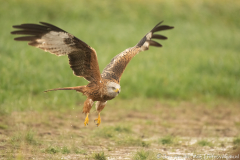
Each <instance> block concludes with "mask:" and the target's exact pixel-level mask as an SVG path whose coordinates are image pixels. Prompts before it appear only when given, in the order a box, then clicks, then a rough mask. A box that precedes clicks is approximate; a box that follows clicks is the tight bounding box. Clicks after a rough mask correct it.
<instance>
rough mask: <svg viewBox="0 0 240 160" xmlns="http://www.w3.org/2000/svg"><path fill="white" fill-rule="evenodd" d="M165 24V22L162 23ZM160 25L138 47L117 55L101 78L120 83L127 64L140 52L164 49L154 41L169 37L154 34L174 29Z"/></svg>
mask: <svg viewBox="0 0 240 160" xmlns="http://www.w3.org/2000/svg"><path fill="white" fill-rule="evenodd" d="M162 22H163V21H162ZM162 22H160V23H158V24H157V25H156V26H155V27H154V28H153V29H152V30H151V31H150V32H148V33H147V34H146V35H145V36H144V37H143V38H142V39H141V40H140V41H139V42H138V44H137V45H136V46H134V47H132V48H128V49H126V50H125V51H123V52H122V53H120V54H118V55H116V56H115V57H114V58H113V59H112V60H111V62H110V63H109V64H108V65H107V66H106V67H105V68H104V70H103V72H102V74H101V76H102V78H104V79H108V80H112V81H117V82H118V83H119V82H120V79H121V76H122V73H123V71H124V70H125V68H126V66H127V64H128V63H129V62H130V60H131V59H132V58H133V57H134V56H135V55H136V54H138V53H139V52H141V51H145V50H148V49H149V46H155V47H162V45H161V44H159V43H158V42H156V41H153V40H152V39H154V38H155V39H162V40H165V39H167V37H165V36H162V35H159V34H154V33H155V32H158V31H162V30H167V29H172V28H174V27H170V26H167V25H161V23H162Z"/></svg>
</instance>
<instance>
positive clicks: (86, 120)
mask: <svg viewBox="0 0 240 160" xmlns="http://www.w3.org/2000/svg"><path fill="white" fill-rule="evenodd" d="M88 114H89V113H87V116H86V118H85V121H84V125H85V126H86V125H88V121H89V119H88Z"/></svg>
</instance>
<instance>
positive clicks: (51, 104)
mask: <svg viewBox="0 0 240 160" xmlns="http://www.w3.org/2000/svg"><path fill="white" fill-rule="evenodd" d="M239 11H240V1H236V0H228V1H225V0H212V1H208V0H198V1H189V0H183V1H177V0H165V1H163V0H149V1H146V0H121V1H120V0H115V1H111V0H103V1H93V0H88V1H82V0H81V1H74V0H68V1H65V0H58V1H49V0H41V1H32V0H21V1H19V0H15V1H14V0H9V1H1V5H0V22H1V29H0V35H1V36H0V74H1V75H0V113H2V114H3V113H9V112H12V111H21V110H26V109H27V110H29V109H32V110H43V109H44V110H45V109H56V108H61V107H63V108H64V107H66V108H69V107H73V106H76V105H79V103H82V102H83V101H84V100H85V97H84V96H82V95H81V94H77V93H76V92H74V91H58V92H50V93H44V92H43V91H44V90H47V89H51V88H58V87H69V86H80V85H86V84H87V81H86V80H84V79H83V78H78V77H76V76H74V75H73V73H72V70H71V69H70V67H69V64H68V58H67V56H65V57H57V56H55V55H51V54H49V53H46V52H44V51H42V50H40V49H36V48H34V47H30V46H28V45H27V43H24V42H16V41H14V40H13V38H14V37H15V36H13V35H11V34H10V32H11V31H13V28H12V25H18V24H22V23H38V22H39V21H43V22H49V23H52V24H54V25H56V26H58V27H60V28H62V29H64V30H66V31H68V32H70V33H72V34H73V35H75V36H76V37H78V38H79V39H81V40H83V41H85V42H86V43H87V44H89V45H90V46H92V47H93V48H95V50H96V51H97V53H98V60H99V65H100V70H101V71H102V70H103V68H104V67H105V66H106V65H107V64H108V63H109V62H110V60H111V59H112V58H113V57H114V56H115V55H117V54H118V53H120V52H122V51H123V50H125V49H126V48H129V47H132V46H134V45H135V44H137V43H138V41H139V40H140V39H141V38H142V37H143V36H144V35H145V34H146V33H147V32H148V31H150V30H151V29H152V27H154V26H155V25H156V24H157V23H158V22H160V21H162V20H164V23H163V24H166V25H170V26H174V27H175V28H174V29H173V30H169V31H164V32H161V34H162V35H165V36H167V37H168V40H166V41H161V42H160V43H161V44H162V45H163V47H162V48H154V47H151V48H150V50H148V51H146V52H141V53H140V54H139V55H137V56H136V57H135V58H134V59H133V60H132V61H131V62H130V63H129V65H128V66H127V68H126V70H125V72H124V74H123V76H122V79H121V87H122V92H121V94H120V95H119V96H118V97H117V98H116V99H118V100H121V99H131V98H135V97H138V98H143V99H147V98H156V99H170V100H193V99H199V100H203V101H205V100H216V99H226V100H229V101H239V99H240V20H239V13H240V12H239Z"/></svg>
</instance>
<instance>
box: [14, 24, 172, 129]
mask: <svg viewBox="0 0 240 160" xmlns="http://www.w3.org/2000/svg"><path fill="white" fill-rule="evenodd" d="M162 22H163V21H162ZM162 22H160V23H158V24H157V25H156V26H155V27H154V28H153V29H152V30H151V31H150V32H148V33H147V34H146V35H145V36H144V37H143V38H142V39H141V40H140V41H139V42H138V43H137V44H136V45H135V46H134V47H131V48H128V49H126V50H124V51H123V52H121V53H120V54H118V55H116V56H115V57H114V58H113V59H112V60H111V62H110V63H109V64H108V65H107V66H106V67H105V68H104V70H103V72H102V74H101V73H100V70H99V66H98V60H97V53H96V51H95V50H94V49H93V48H92V47H90V46H89V45H88V44H86V43H85V42H83V41H82V40H80V39H78V38H77V37H75V36H73V35H72V34H70V33H68V32H66V31H64V30H62V29H60V28H58V27H56V26H54V25H52V24H49V23H45V22H40V24H21V25H14V26H13V28H16V29H17V30H16V31H13V32H11V34H17V35H25V36H22V37H17V38H15V39H14V40H16V41H28V44H29V45H31V46H34V47H37V48H40V49H42V50H44V51H46V52H50V53H52V54H55V55H57V56H63V55H67V56H68V58H69V64H70V67H71V69H72V70H73V73H74V74H75V75H76V76H78V77H83V78H85V79H86V80H87V81H89V83H88V85H85V86H76V87H65V88H56V89H50V90H47V91H45V92H48V91H56V90H75V91H77V92H81V93H83V95H85V96H86V97H87V99H86V101H85V102H84V106H83V113H85V115H86V118H85V121H84V125H85V126H86V125H87V124H88V122H89V118H88V115H89V113H90V110H91V108H92V106H93V104H94V102H95V101H96V110H97V112H98V118H96V119H95V120H94V122H96V125H97V126H99V125H100V123H101V117H100V112H101V111H102V110H103V109H104V107H105V105H106V103H107V101H108V100H111V99H113V98H115V97H116V96H117V95H118V94H119V93H120V91H121V87H120V79H121V76H122V73H123V71H124V70H125V68H126V66H127V64H128V63H129V62H130V60H131V59H132V58H133V57H134V56H135V55H136V54H138V53H139V52H141V51H145V50H148V49H149V46H155V47H162V45H161V44H159V43H158V42H156V41H153V39H161V40H165V39H167V37H165V36H163V35H159V34H156V32H158V31H163V30H168V29H172V28H174V27H171V26H167V25H161V24H162Z"/></svg>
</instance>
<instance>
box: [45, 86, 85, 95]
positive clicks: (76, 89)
mask: <svg viewBox="0 0 240 160" xmlns="http://www.w3.org/2000/svg"><path fill="white" fill-rule="evenodd" d="M83 88H85V86H77V87H64V88H54V89H49V90H46V91H44V92H49V91H57V90H75V91H77V92H82V93H83Z"/></svg>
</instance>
